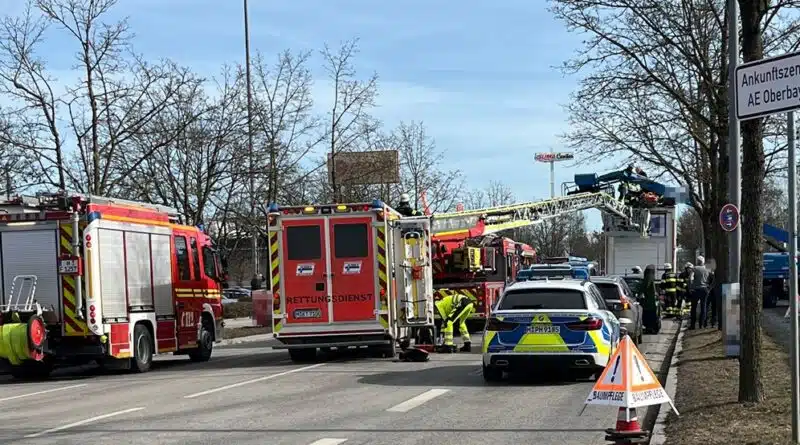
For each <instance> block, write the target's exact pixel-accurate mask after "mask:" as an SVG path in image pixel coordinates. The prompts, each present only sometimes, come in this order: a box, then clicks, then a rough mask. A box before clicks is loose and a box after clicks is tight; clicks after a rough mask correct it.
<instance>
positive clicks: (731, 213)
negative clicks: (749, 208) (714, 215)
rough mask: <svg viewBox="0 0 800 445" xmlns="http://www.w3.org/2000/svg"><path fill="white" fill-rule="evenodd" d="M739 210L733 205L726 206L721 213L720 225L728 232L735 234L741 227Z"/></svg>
mask: <svg viewBox="0 0 800 445" xmlns="http://www.w3.org/2000/svg"><path fill="white" fill-rule="evenodd" d="M739 219H740V218H739V208H738V207H736V206H735V205H733V204H725V205H724V206H722V210H720V211H719V225H720V226H722V230H724V231H726V232H733V231H734V230H736V228H737V227H739Z"/></svg>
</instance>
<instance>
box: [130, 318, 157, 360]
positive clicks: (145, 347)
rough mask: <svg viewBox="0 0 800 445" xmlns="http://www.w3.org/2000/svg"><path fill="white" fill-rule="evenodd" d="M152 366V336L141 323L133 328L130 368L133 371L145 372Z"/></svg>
mask: <svg viewBox="0 0 800 445" xmlns="http://www.w3.org/2000/svg"><path fill="white" fill-rule="evenodd" d="M152 366H153V336H151V335H150V330H149V329H147V327H146V326H145V325H143V324H137V325H136V327H135V328H133V357H131V370H133V372H147V371H149V370H150V368H151V367H152Z"/></svg>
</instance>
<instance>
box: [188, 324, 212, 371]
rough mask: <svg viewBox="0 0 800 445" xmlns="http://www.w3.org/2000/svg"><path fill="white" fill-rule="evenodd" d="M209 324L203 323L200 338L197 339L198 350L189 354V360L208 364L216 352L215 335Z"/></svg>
mask: <svg viewBox="0 0 800 445" xmlns="http://www.w3.org/2000/svg"><path fill="white" fill-rule="evenodd" d="M209 328H210V327H209V326H208V323H206V322H203V325H202V326H201V327H200V338H198V339H197V349H193V350H192V351H191V352H189V360H191V361H193V362H207V361H209V360H210V359H211V353H212V352H213V351H214V333H213V331H212V330H211V329H209Z"/></svg>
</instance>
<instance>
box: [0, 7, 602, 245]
mask: <svg viewBox="0 0 800 445" xmlns="http://www.w3.org/2000/svg"><path fill="white" fill-rule="evenodd" d="M22 3H23V2H22V0H0V10H2V11H8V12H13V11H14V10H17V9H19V8H20V5H21V4H22ZM114 15H115V16H117V17H124V16H127V17H128V18H129V23H130V25H131V28H132V30H133V31H134V32H135V33H136V38H135V47H136V50H137V51H138V52H140V53H142V54H144V55H145V56H146V57H148V58H160V57H166V58H171V59H173V60H175V61H177V62H179V63H180V64H183V65H186V66H189V67H191V68H192V69H194V70H195V71H197V72H198V73H200V74H202V75H204V76H208V77H210V76H213V75H215V74H216V73H217V72H218V70H219V68H220V66H221V65H223V64H224V63H231V64H232V63H239V62H242V61H243V59H244V48H243V38H244V37H243V35H244V31H243V17H242V2H241V1H239V0H225V1H222V0H120V2H119V4H118V6H117V7H116V8H115V10H114ZM250 33H251V36H250V37H251V48H252V50H254V51H259V52H261V53H263V54H264V55H266V56H268V57H272V56H273V55H274V54H277V53H278V52H279V51H282V50H284V49H295V50H317V49H319V48H321V47H322V46H323V44H325V43H328V44H331V45H332V46H337V45H338V44H339V42H340V41H343V40H347V39H350V38H353V37H358V38H359V39H360V48H361V53H360V54H359V56H358V58H357V60H356V67H357V69H358V71H359V72H360V73H362V74H363V75H364V76H368V75H370V74H371V73H372V72H373V71H375V72H377V73H378V74H379V76H380V83H379V88H380V98H379V104H380V107H379V108H378V109H376V110H375V111H374V114H375V115H377V116H378V117H379V118H381V119H382V120H383V121H384V122H385V124H386V125H387V126H389V127H392V126H394V125H396V124H397V123H398V122H399V121H400V120H406V121H408V120H416V121H423V122H424V123H425V125H426V127H427V128H428V132H429V134H430V135H431V136H432V137H434V138H435V140H436V143H437V145H438V147H439V148H441V149H443V150H445V151H446V155H445V156H446V159H447V162H449V163H450V164H451V165H452V166H453V167H455V168H459V169H461V170H462V171H463V172H464V173H465V174H466V175H467V177H468V178H470V186H471V187H482V186H485V185H486V184H488V182H489V181H490V180H500V181H502V182H505V183H507V184H509V185H510V186H511V187H512V188H513V190H514V192H515V194H516V195H517V197H518V199H524V200H529V199H534V198H543V197H547V196H549V193H550V192H549V187H550V186H549V167H548V166H547V165H546V164H537V163H535V162H534V161H533V156H534V153H535V152H537V151H550V150H551V149H552V150H554V151H562V150H563V146H562V142H561V141H560V140H559V137H558V135H559V134H561V133H563V132H564V131H565V130H567V116H566V114H565V113H564V111H563V105H564V104H566V103H567V102H568V99H569V94H570V92H571V91H573V90H574V89H575V88H576V87H577V80H578V79H577V78H568V77H564V76H563V75H562V74H561V73H560V72H559V71H558V70H557V69H556V68H555V66H557V65H559V64H560V63H561V62H563V61H564V60H566V59H567V58H569V57H570V55H571V54H572V53H573V51H574V50H575V49H576V48H577V47H578V45H579V44H580V36H577V35H571V34H568V33H567V32H566V31H565V29H564V27H563V25H562V24H561V23H559V22H557V21H555V20H554V19H553V17H552V15H551V14H550V13H549V12H548V11H547V2H546V1H545V0H533V1H531V0H527V1H525V0H503V1H502V2H499V1H497V2H483V1H477V0H470V1H461V2H455V3H454V2H450V1H443V0H439V1H431V0H429V1H421V0H406V1H402V2H382V1H374V0H336V1H322V0H313V1H312V0H294V1H288V0H250ZM67 45H68V46H67ZM73 51H74V43H73V42H71V41H68V42H67V43H65V44H61V43H60V42H59V41H49V42H47V46H46V47H45V48H43V52H42V55H43V56H44V57H46V58H48V59H49V60H50V61H51V63H52V65H53V68H54V69H55V70H58V71H60V72H64V71H66V70H68V69H69V64H70V62H71V60H70V57H71V55H72V53H73ZM315 56H316V54H315ZM314 65H315V66H314V69H315V74H316V75H317V76H318V78H320V79H322V77H323V76H322V73H321V72H320V69H319V68H318V66H319V58H318V57H317V58H316V60H314ZM325 88H326V85H325V84H324V83H323V82H321V81H320V82H318V84H317V85H316V88H315V89H318V90H320V91H325ZM320 102H321V104H320V106H324V102H322V101H320ZM613 167H614V165H611V164H601V165H591V166H580V167H577V168H574V167H571V166H570V165H569V164H568V163H564V164H562V165H557V168H556V184H557V185H556V187H557V189H560V186H561V183H562V182H565V181H569V180H571V179H572V176H573V175H574V174H575V173H576V172H588V171H593V169H596V170H597V171H604V170H609V169H611V168H613ZM587 217H588V221H589V226H590V228H591V229H597V228H599V226H600V214H599V212H598V211H589V212H587Z"/></svg>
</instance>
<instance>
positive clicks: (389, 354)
mask: <svg viewBox="0 0 800 445" xmlns="http://www.w3.org/2000/svg"><path fill="white" fill-rule="evenodd" d="M380 354H381V357H383V358H395V356H397V344H396V343H395V342H394V340H392V342H391V343H390V344H388V345H386V346H382V347H381V351H380Z"/></svg>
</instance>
